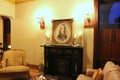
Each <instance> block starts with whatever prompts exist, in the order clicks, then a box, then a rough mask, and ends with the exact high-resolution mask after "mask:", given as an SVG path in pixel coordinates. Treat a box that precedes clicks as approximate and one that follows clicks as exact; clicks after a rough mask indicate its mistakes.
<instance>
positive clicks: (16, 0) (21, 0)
mask: <svg viewBox="0 0 120 80" xmlns="http://www.w3.org/2000/svg"><path fill="white" fill-rule="evenodd" d="M6 1H8V2H11V3H13V4H20V3H24V2H30V1H34V0H6Z"/></svg>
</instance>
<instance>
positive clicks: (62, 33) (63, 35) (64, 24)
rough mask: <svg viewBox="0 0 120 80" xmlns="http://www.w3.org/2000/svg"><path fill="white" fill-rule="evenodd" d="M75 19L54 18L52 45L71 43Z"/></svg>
mask: <svg viewBox="0 0 120 80" xmlns="http://www.w3.org/2000/svg"><path fill="white" fill-rule="evenodd" d="M72 22H73V19H60V20H53V21H52V23H53V28H52V45H69V46H70V45H71V44H72V39H73V31H72Z"/></svg>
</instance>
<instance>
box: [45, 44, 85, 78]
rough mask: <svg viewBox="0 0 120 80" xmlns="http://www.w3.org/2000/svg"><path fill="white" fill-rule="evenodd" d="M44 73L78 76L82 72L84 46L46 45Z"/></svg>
mask: <svg viewBox="0 0 120 80" xmlns="http://www.w3.org/2000/svg"><path fill="white" fill-rule="evenodd" d="M44 50H45V51H44V52H45V67H44V71H45V72H44V73H45V74H49V75H60V76H70V77H77V76H78V75H79V74H80V73H82V61H83V48H81V47H71V46H45V47H44Z"/></svg>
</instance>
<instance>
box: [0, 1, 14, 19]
mask: <svg viewBox="0 0 120 80" xmlns="http://www.w3.org/2000/svg"><path fill="white" fill-rule="evenodd" d="M0 6H1V7H0V15H4V16H8V17H10V18H15V5H14V4H12V3H10V2H8V1H6V0H0Z"/></svg>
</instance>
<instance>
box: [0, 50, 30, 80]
mask: <svg viewBox="0 0 120 80" xmlns="http://www.w3.org/2000/svg"><path fill="white" fill-rule="evenodd" d="M0 78H14V79H16V78H25V79H27V80H29V67H27V61H26V57H25V51H24V50H21V49H10V50H7V51H4V54H3V58H2V62H1V68H0Z"/></svg>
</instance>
